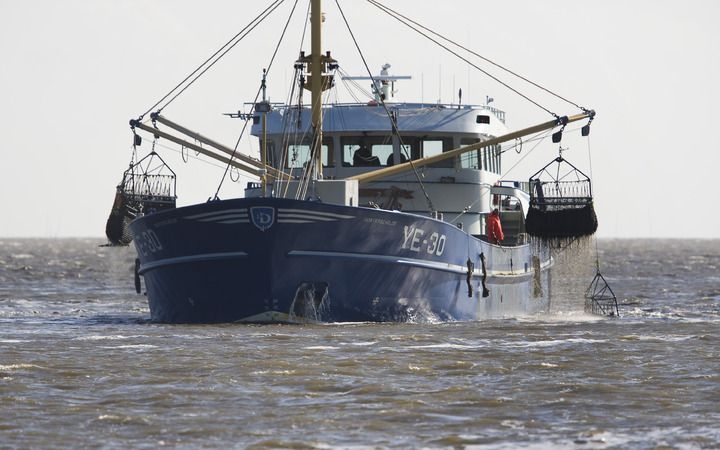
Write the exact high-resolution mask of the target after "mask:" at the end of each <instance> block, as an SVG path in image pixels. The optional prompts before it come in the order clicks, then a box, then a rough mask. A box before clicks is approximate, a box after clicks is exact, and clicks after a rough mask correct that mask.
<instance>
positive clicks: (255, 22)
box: [138, 0, 285, 121]
mask: <svg viewBox="0 0 720 450" xmlns="http://www.w3.org/2000/svg"><path fill="white" fill-rule="evenodd" d="M284 1H285V0H273V2H272V3H271V4H270V6H268V7H267V8H265V10H263V12H261V13H260V14H258V15H257V16H256V17H255V18H254V19H253V20H251V21H250V23H248V24H247V25H245V27H244V28H243V29H242V30H240V31H239V32H238V33H237V34H236V35H235V36H233V37H232V38H231V39H230V40H229V41H227V42H226V43H225V44H224V45H223V46H222V47H220V48H219V49H218V50H217V51H216V52H215V53H213V54H212V56H210V57H209V58H208V59H206V60H205V61H203V63H202V64H200V65H199V66H198V67H197V68H196V69H195V70H193V71H192V72H191V73H190V75H188V76H187V77H185V79H183V80H182V81H181V82H180V83H178V84H177V85H176V86H175V87H174V88H172V89H171V90H170V92H168V93H167V94H165V96H163V97H162V98H161V99H160V100H158V101H157V103H155V104H154V105H152V106H151V107H150V108H148V110H147V111H145V112H144V113H143V114H141V115H140V118H139V119H138V120H139V121H141V120H142V118H143V117H144V116H145V115H147V113H149V112H150V111H152V110H153V109H155V108H156V107H157V106H158V105H159V104H160V103H162V102H164V101H165V99H167V98H168V97H170V96H171V95H172V94H173V93H174V92H175V91H177V90H178V89H179V88H180V86H182V85H183V84H185V83H186V82H187V81H188V80H189V79H190V78H191V77H192V76H193V75H195V74H196V73H197V72H198V71H199V70H200V69H202V68H203V67H205V65H207V64H208V63H209V62H210V61H212V59H213V58H215V57H216V56H217V55H218V54H220V52H222V51H223V50H224V49H225V48H226V47H228V46H229V45H230V44H231V43H232V42H233V41H235V40H236V39H237V41H236V42H235V43H234V44H232V45H231V46H230V48H228V49H227V50H225V52H224V53H222V54H221V55H220V56H219V57H218V58H217V59H216V60H215V61H214V62H213V63H212V64H210V65H209V66H208V67H207V68H206V69H205V70H203V71H202V72H201V73H200V74H199V75H198V76H197V77H195V78H194V79H193V80H192V81H191V82H190V83H188V85H187V86H185V87H184V88H183V89H182V90H181V91H180V92H178V93H177V94H176V95H175V96H174V97H173V98H172V99H170V100H169V101H168V102H167V103H166V104H165V105H164V106H163V107H162V108H160V110H158V112H159V111H161V110H162V109H164V108H165V107H166V106H168V105H169V104H170V103H171V102H172V101H173V100H175V99H176V98H177V97H178V95H180V94H182V93H183V92H184V91H185V89H187V88H188V87H190V86H191V85H192V84H193V83H195V81H197V79H198V78H200V77H201V76H202V75H203V74H204V73H205V72H206V71H207V70H208V69H209V68H210V67H212V66H213V65H215V63H217V62H218V61H219V60H220V59H221V58H222V57H223V56H225V54H226V53H227V52H228V51H230V50H231V49H232V48H233V47H235V45H237V44H238V42H240V41H241V40H243V39H244V38H245V37H246V36H247V35H248V34H249V33H250V31H252V30H253V29H254V28H255V27H256V26H258V25H259V24H260V23H262V21H263V20H265V19H266V18H267V17H268V16H269V15H270V14H271V13H272V12H273V11H275V9H277V8H278V6H280V5H281V4H282V3H283V2H284ZM246 31H247V32H246ZM243 33H245V35H244V36H242V37H240V38H239V39H238V36H240V35H241V34H243Z"/></svg>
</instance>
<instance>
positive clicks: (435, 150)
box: [420, 137, 454, 167]
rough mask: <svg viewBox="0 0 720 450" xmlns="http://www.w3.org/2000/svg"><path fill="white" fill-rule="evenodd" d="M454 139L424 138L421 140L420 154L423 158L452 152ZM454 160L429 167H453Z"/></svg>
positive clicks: (447, 160)
mask: <svg viewBox="0 0 720 450" xmlns="http://www.w3.org/2000/svg"><path fill="white" fill-rule="evenodd" d="M452 149H453V148H452V138H435V137H433V138H423V139H421V140H420V152H421V155H422V157H423V158H427V157H428V156H436V155H440V154H442V153H444V152H447V151H450V150H452ZM453 166H454V164H453V158H448V159H445V160H442V161H438V162H436V163H433V164H430V165H429V167H453Z"/></svg>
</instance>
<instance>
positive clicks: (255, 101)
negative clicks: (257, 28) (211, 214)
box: [214, 0, 299, 199]
mask: <svg viewBox="0 0 720 450" xmlns="http://www.w3.org/2000/svg"><path fill="white" fill-rule="evenodd" d="M283 1H284V0H283ZM298 1H299V0H295V3H293V7H292V10H291V11H290V15H289V16H288V20H287V21H286V22H285V27H284V28H283V31H282V33H281V34H280V39H278V43H277V45H276V46H275V51H274V52H273V54H272V57H271V58H270V63H269V64H268V67H267V70H266V71H265V75H266V76H267V75H268V74H269V73H270V69H271V68H272V65H273V62H274V61H275V57H276V56H277V53H278V50H279V49H280V44H281V43H282V41H283V38H284V37H285V33H286V32H287V29H288V25H290V21H291V20H292V17H293V14H294V13H295V8H296V7H297V4H298ZM226 53H227V52H226ZM261 92H262V86H260V87H259V88H258V91H257V94H255V100H253V104H252V106H251V107H250V113H249V114H248V119H246V120H245V125H243V128H242V130H241V131H240V136H238V139H237V141H236V142H235V148H233V152H232V154H231V155H230V159H229V161H228V163H227V165H226V166H225V173H223V176H222V178H221V179H220V184H218V188H217V190H216V191H215V197H214V198H215V199H217V198H218V194H219V193H220V188H222V185H223V183H224V182H225V177H226V176H227V173H228V170H229V168H230V162H232V160H233V159H235V154H236V153H237V149H238V147H239V146H240V140H241V139H242V137H243V135H244V134H245V130H246V129H247V124H248V123H249V122H250V119H249V117H250V116H252V114H253V113H254V111H255V104H256V103H257V100H258V98H260V93H261Z"/></svg>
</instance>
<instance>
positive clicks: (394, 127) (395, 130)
mask: <svg viewBox="0 0 720 450" xmlns="http://www.w3.org/2000/svg"><path fill="white" fill-rule="evenodd" d="M335 4H336V5H337V7H338V10H340V15H341V16H342V18H343V21H344V22H345V26H346V27H347V29H348V32H349V33H350V37H351V38H352V40H353V43H354V44H355V48H356V49H357V51H358V53H359V54H360V58H361V59H362V62H363V65H365V70H366V71H367V73H368V76H369V77H370V80H371V81H372V84H373V86H376V83H375V77H373V75H372V72H371V71H370V66H368V63H367V60H366V59H365V55H364V54H363V52H362V50H360V45H359V44H358V42H357V39H355V34H354V33H353V31H352V29H351V28H350V24H349V23H348V21H347V18H346V17H345V13H344V12H343V10H342V8H341V7H340V3H339V2H338V0H335ZM379 98H380V104H381V105H382V107H383V109H384V110H385V114H387V116H388V118H389V119H390V123H391V125H392V132H393V133H394V134H395V135H396V136H397V137H398V140H399V141H400V148H403V146H404V144H403V141H402V137H401V136H400V131H399V129H398V126H397V121H396V120H395V117H394V116H393V115H392V114H391V113H390V110H389V109H388V107H387V104H385V99H384V98H382V96H379ZM408 162H409V163H410V167H411V168H412V170H413V172H414V173H415V178H416V179H417V181H418V184H419V185H420V189H421V190H422V192H423V195H424V196H425V201H426V202H427V205H428V208H429V209H430V211H435V207H434V206H433V204H432V200H430V196H429V195H428V193H427V190H426V189H425V185H424V184H423V182H422V180H421V179H420V174H418V172H417V169H416V168H415V164H413V162H412V158H409V159H408Z"/></svg>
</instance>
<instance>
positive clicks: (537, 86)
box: [368, 0, 587, 111]
mask: <svg viewBox="0 0 720 450" xmlns="http://www.w3.org/2000/svg"><path fill="white" fill-rule="evenodd" d="M368 2H369V3H371V4H373V5H374V6H375V7H377V8H381V9H385V10H386V12H387V11H390V12H392V13H393V14H396V15H398V16H400V17H402V18H403V19H405V20H407V21H409V22H412V23H413V24H415V25H417V26H418V27H420V28H422V29H424V30H426V31H428V32H430V33H432V34H434V35H435V36H437V37H439V38H441V39H444V40H445V41H447V42H449V43H451V44H453V45H455V46H456V47H458V48H460V49H462V50H465V51H466V52H468V53H470V54H471V55H474V56H477V57H478V58H480V59H482V60H483V61H485V62H487V63H489V64H492V65H493V66H495V67H497V68H499V69H501V70H503V71H505V72H507V73H509V74H511V75H513V76H515V77H517V78H519V79H521V80H523V81H524V82H526V83H528V84H531V85H533V86H535V87H536V88H538V89H541V90H543V91H545V92H547V93H548V94H550V95H552V96H554V97H556V98H558V99H560V100H562V101H564V102H566V103H568V104H570V105H573V106H575V107H576V108H578V109H581V110H582V111H587V109H585V108H583V107H582V106H580V105H578V104H577V103H575V102H573V101H571V100H568V99H566V98H565V97H563V96H561V95H560V94H558V93H556V92H553V91H551V90H550V89H548V88H546V87H544V86H542V85H540V84H538V83H535V82H534V81H532V80H530V79H528V78H526V77H524V76H522V75H520V74H519V73H516V72H514V71H512V70H510V69H508V68H507V67H505V66H502V65H500V64H498V63H496V62H495V61H493V60H491V59H489V58H486V57H484V56H482V55H480V54H479V53H476V52H474V51H473V50H470V49H469V48H467V47H465V46H463V45H461V44H459V43H457V42H455V41H453V40H452V39H450V38H447V37H445V36H443V35H441V34H439V33H437V32H435V31H433V30H431V29H430V28H428V27H426V26H424V25H422V24H420V23H418V22H416V21H414V20H412V19H410V18H409V17H406V16H404V15H402V14H401V13H399V12H397V11H394V10H393V9H391V8H389V7H387V6H384V5H382V4H381V3H380V2H378V1H377V0H368Z"/></svg>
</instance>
